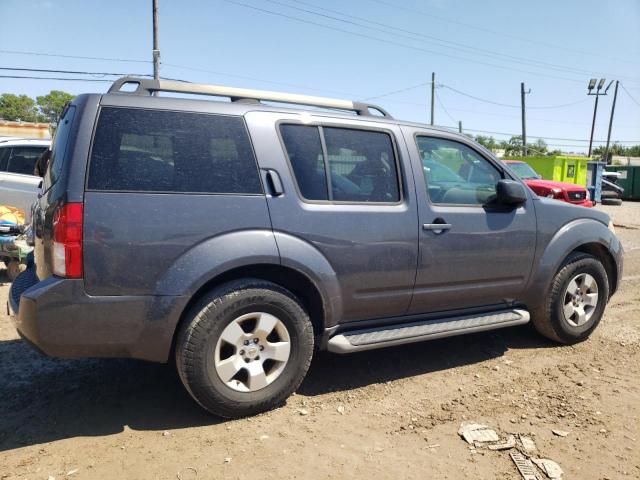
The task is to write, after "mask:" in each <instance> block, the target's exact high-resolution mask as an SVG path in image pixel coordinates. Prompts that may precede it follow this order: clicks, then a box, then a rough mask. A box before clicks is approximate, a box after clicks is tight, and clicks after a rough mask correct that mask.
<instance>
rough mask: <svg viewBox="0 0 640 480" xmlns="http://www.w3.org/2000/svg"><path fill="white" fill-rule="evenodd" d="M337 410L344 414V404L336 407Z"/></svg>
mask: <svg viewBox="0 0 640 480" xmlns="http://www.w3.org/2000/svg"><path fill="white" fill-rule="evenodd" d="M336 410H337V411H338V413H339V414H340V415H344V405H338V408H336Z"/></svg>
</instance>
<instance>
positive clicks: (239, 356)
mask: <svg viewBox="0 0 640 480" xmlns="http://www.w3.org/2000/svg"><path fill="white" fill-rule="evenodd" d="M312 354H313V328H312V325H311V322H310V321H309V316H308V315H307V312H306V311H305V310H304V308H303V307H302V306H301V304H300V302H299V301H298V300H297V299H296V297H295V296H294V295H293V294H291V293H290V292H289V291H288V290H285V289H283V288H282V287H280V286H278V285H276V284H274V283H271V282H266V281H263V280H254V279H246V280H238V281H234V282H231V283H228V284H225V285H223V286H221V287H219V288H217V289H215V290H213V291H212V292H211V293H210V294H208V295H206V296H205V297H204V298H203V299H202V300H201V301H200V302H198V304H197V305H196V306H195V307H194V308H193V309H192V311H191V313H190V316H189V317H188V318H187V319H186V322H185V323H184V324H183V326H182V328H181V329H180V332H179V334H178V338H177V340H176V365H177V369H178V373H179V375H180V378H181V380H182V382H183V384H184V385H185V387H186V388H187V390H188V391H189V393H190V394H191V396H192V397H193V398H194V399H195V400H196V401H197V402H198V403H199V404H200V405H202V406H203V407H204V408H205V409H207V410H209V411H210V412H212V413H214V414H216V415H219V416H222V417H226V418H234V417H242V416H246V415H253V414H256V413H259V412H262V411H264V410H269V409H271V408H274V407H276V406H278V405H279V404H281V403H282V402H284V400H285V399H286V398H287V397H288V396H289V395H291V393H293V392H294V391H295V389H296V388H298V386H299V385H300V383H301V382H302V379H303V378H304V376H305V374H306V372H307V370H308V368H309V364H310V362H311V357H312Z"/></svg>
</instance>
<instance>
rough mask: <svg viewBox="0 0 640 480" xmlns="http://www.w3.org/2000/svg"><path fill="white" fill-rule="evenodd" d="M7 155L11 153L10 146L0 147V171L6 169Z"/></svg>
mask: <svg viewBox="0 0 640 480" xmlns="http://www.w3.org/2000/svg"><path fill="white" fill-rule="evenodd" d="M9 155H11V147H4V148H0V171H2V172H6V171H7V164H8V163H9Z"/></svg>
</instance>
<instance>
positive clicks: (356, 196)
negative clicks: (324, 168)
mask: <svg viewBox="0 0 640 480" xmlns="http://www.w3.org/2000/svg"><path fill="white" fill-rule="evenodd" d="M323 131H324V136H325V142H326V145H327V155H328V160H329V169H330V171H331V187H332V191H333V199H334V200H338V201H351V202H397V201H399V200H400V190H399V188H398V175H397V170H396V160H395V155H394V152H393V144H392V143H391V138H390V137H389V135H388V134H386V133H382V132H370V131H365V130H348V129H344V128H329V127H326V128H324V129H323Z"/></svg>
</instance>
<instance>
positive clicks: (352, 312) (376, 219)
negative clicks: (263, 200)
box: [245, 112, 418, 322]
mask: <svg viewBox="0 0 640 480" xmlns="http://www.w3.org/2000/svg"><path fill="white" fill-rule="evenodd" d="M245 117H246V119H247V123H248V125H249V129H250V132H251V136H252V139H253V141H254V145H255V147H256V151H257V154H258V161H259V164H260V167H261V168H263V169H271V170H274V171H276V172H277V174H278V175H279V177H280V179H281V182H282V186H283V193H282V194H280V195H267V201H268V204H269V212H270V214H271V220H272V224H273V228H274V231H275V232H276V239H278V238H279V237H278V234H279V233H282V234H284V235H288V236H293V237H295V238H297V239H302V240H303V241H304V242H306V243H307V244H310V245H312V246H313V248H315V249H316V250H317V251H319V252H321V254H322V255H323V256H324V258H325V259H326V260H327V261H328V262H329V264H330V265H331V268H332V269H333V271H334V272H335V273H336V275H337V278H338V282H339V284H340V290H341V292H340V294H341V298H342V307H343V308H342V312H341V314H340V318H339V320H340V321H344V322H349V321H355V320H362V319H371V318H375V317H391V316H398V315H403V314H404V313H405V312H406V310H407V308H408V307H409V303H410V299H411V292H412V289H413V282H414V277H415V267H416V260H417V241H418V239H417V224H416V218H417V208H416V204H415V200H414V196H413V191H414V185H413V178H412V175H411V169H410V165H409V162H408V154H407V151H406V148H405V146H404V143H403V142H402V135H401V132H400V129H399V128H398V127H397V126H396V125H391V124H380V123H376V122H373V121H371V122H369V121H364V120H358V121H350V120H346V119H344V120H342V119H335V118H328V117H323V116H320V115H317V116H316V115H310V114H302V115H296V114H286V115H285V114H276V113H270V112H250V113H248V114H246V115H245ZM398 139H399V140H400V141H398ZM327 165H328V169H327ZM272 193H273V192H272ZM278 247H279V248H280V252H281V255H282V256H283V258H285V257H287V255H288V252H287V251H286V250H283V248H284V246H283V245H281V244H280V243H279V244H278ZM283 261H284V260H283Z"/></svg>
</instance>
